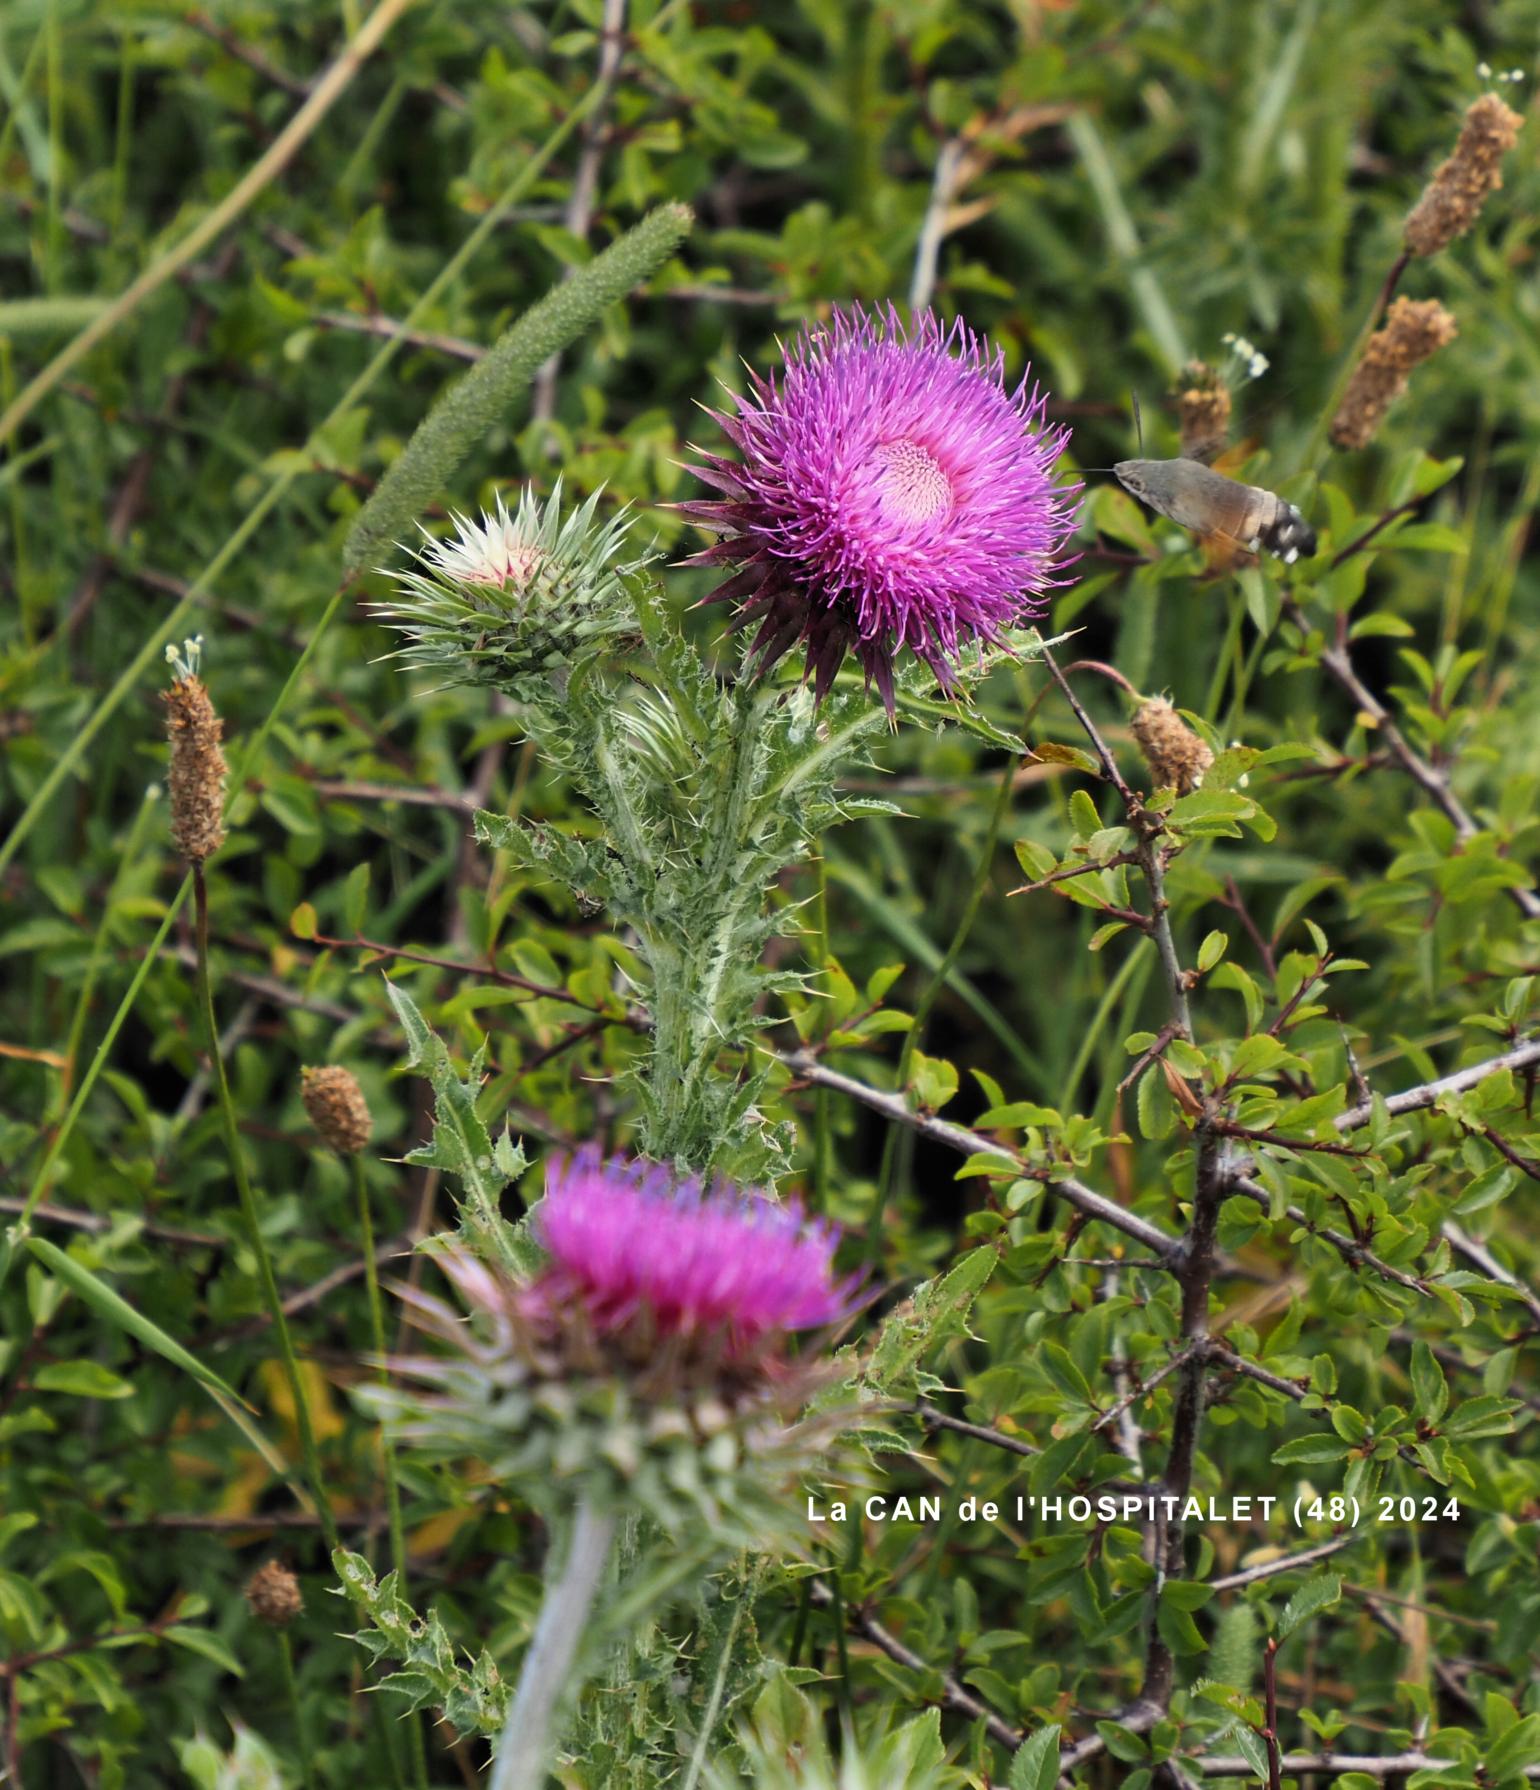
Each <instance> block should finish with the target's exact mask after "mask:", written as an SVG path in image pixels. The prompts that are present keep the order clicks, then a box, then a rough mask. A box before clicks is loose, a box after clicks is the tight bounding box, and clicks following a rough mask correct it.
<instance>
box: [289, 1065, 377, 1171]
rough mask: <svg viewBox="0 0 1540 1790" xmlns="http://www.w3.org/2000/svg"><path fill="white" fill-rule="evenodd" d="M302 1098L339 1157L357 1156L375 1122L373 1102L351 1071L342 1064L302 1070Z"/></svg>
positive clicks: (320, 1131) (317, 1127)
mask: <svg viewBox="0 0 1540 1790" xmlns="http://www.w3.org/2000/svg"><path fill="white" fill-rule="evenodd" d="M299 1074H300V1085H299V1097H300V1099H301V1100H302V1101H303V1102H304V1106H305V1111H306V1113H307V1114H308V1115H309V1118H310V1123H311V1124H312V1125H314V1126H315V1128H316V1130H317V1131H318V1132H319V1133H320V1136H321V1142H322V1143H323V1144H326V1145H328V1146H329V1147H330V1148H331V1149H333V1150H335V1151H336V1152H337V1154H338V1155H339V1156H356V1155H357V1154H358V1152H359V1151H360V1150H362V1149H363V1148H364V1146H365V1145H366V1144H367V1143H368V1142H369V1134H370V1132H371V1131H372V1130H373V1129H374V1122H373V1120H372V1119H371V1117H370V1115H369V1103H368V1101H367V1100H365V1099H364V1091H363V1089H362V1088H361V1087H359V1085H358V1078H357V1076H355V1075H354V1073H353V1071H352V1070H351V1069H344V1068H342V1067H341V1065H340V1064H336V1065H332V1066H330V1067H328V1068H325V1069H301V1070H300V1072H299Z"/></svg>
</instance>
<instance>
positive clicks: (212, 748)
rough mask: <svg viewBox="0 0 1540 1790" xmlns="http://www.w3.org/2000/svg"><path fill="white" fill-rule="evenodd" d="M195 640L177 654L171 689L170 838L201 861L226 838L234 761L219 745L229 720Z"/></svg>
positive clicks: (188, 855) (168, 715) (168, 724)
mask: <svg viewBox="0 0 1540 1790" xmlns="http://www.w3.org/2000/svg"><path fill="white" fill-rule="evenodd" d="M196 662H197V660H196V652H195V643H194V642H189V643H188V659H187V661H183V660H182V659H181V658H173V659H172V661H171V663H172V665H173V667H174V669H175V670H176V671H177V673H178V674H179V675H177V676H176V678H175V680H174V681H173V683H172V685H171V688H170V689H169V690H168V691H166V694H165V703H166V737H167V738H168V739H169V740H170V742H171V773H170V777H169V782H170V786H171V837H172V840H173V841H174V843H175V845H176V848H177V850H178V851H179V852H180V853H181V855H182V856H183V858H185V859H186V860H187V862H188V863H189V864H202V863H203V862H204V860H205V859H207V858H210V857H212V856H213V854H214V853H215V852H217V851H218V850H219V848H220V846H222V845H223V844H224V842H225V823H224V808H225V779H226V777H227V776H228V775H229V766H228V765H226V763H225V755H224V753H223V751H222V750H221V749H220V744H219V742H220V739H221V737H222V736H223V734H224V723H223V722H222V721H221V720H220V718H219V716H218V715H217V714H216V713H215V711H214V704H213V702H212V701H211V700H210V698H209V693H208V691H207V690H206V689H205V688H204V686H203V682H202V680H201V679H200V678H199V677H198V676H197V675H196V672H195V671H194V670H192V669H191V667H192V666H193V665H196Z"/></svg>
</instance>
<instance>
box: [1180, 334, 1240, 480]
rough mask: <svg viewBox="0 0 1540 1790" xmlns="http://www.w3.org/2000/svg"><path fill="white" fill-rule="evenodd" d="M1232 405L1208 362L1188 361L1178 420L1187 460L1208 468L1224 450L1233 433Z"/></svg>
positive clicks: (1181, 385) (1183, 378)
mask: <svg viewBox="0 0 1540 1790" xmlns="http://www.w3.org/2000/svg"><path fill="white" fill-rule="evenodd" d="M1230 403H1231V400H1230V392H1229V388H1228V387H1227V386H1226V385H1225V382H1224V379H1223V377H1222V375H1221V374H1220V373H1219V372H1218V370H1217V369H1216V368H1214V367H1211V366H1210V365H1209V364H1208V363H1207V361H1201V360H1195V361H1189V362H1188V363H1187V365H1186V366H1185V367H1183V368H1182V377H1181V381H1180V384H1179V386H1178V389H1177V394H1176V419H1177V426H1178V428H1179V429H1180V430H1181V434H1182V457H1183V458H1184V459H1186V460H1201V461H1202V462H1203V464H1204V465H1205V466H1206V465H1207V464H1208V463H1209V461H1211V460H1212V459H1213V458H1214V457H1215V456H1216V455H1217V454H1218V453H1219V452H1220V451H1221V450H1222V449H1223V447H1224V445H1225V440H1226V438H1227V436H1228V435H1229V433H1230Z"/></svg>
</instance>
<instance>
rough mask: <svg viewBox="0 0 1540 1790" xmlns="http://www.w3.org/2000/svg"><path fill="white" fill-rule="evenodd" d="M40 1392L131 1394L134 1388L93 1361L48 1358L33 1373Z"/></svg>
mask: <svg viewBox="0 0 1540 1790" xmlns="http://www.w3.org/2000/svg"><path fill="white" fill-rule="evenodd" d="M32 1384H33V1386H34V1388H35V1389H36V1390H37V1391H39V1392H67V1393H68V1394H69V1395H70V1396H71V1397H72V1398H132V1397H133V1396H134V1389H133V1387H132V1386H130V1385H129V1383H128V1381H127V1380H125V1379H122V1378H120V1377H119V1376H118V1375H117V1374H115V1373H113V1372H111V1371H110V1370H109V1369H108V1368H105V1367H103V1366H102V1365H101V1363H100V1362H96V1361H50V1362H49V1363H48V1365H47V1366H46V1367H40V1368H39V1369H38V1370H37V1372H36V1373H35V1374H34V1375H33V1376H32Z"/></svg>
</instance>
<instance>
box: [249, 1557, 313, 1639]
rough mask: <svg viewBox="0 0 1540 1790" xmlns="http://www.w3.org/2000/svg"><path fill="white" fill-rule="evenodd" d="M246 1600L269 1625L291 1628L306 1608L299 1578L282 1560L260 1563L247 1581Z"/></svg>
mask: <svg viewBox="0 0 1540 1790" xmlns="http://www.w3.org/2000/svg"><path fill="white" fill-rule="evenodd" d="M246 1601H247V1603H249V1604H250V1605H251V1613H252V1615H253V1616H255V1617H256V1618H257V1620H258V1621H259V1622H265V1623H266V1624H267V1625H268V1627H269V1628H287V1627H288V1626H289V1624H290V1623H291V1622H292V1621H293V1620H294V1618H295V1617H296V1616H298V1615H301V1614H302V1613H303V1611H304V1608H305V1600H304V1598H303V1597H301V1596H300V1590H299V1580H298V1579H296V1578H295V1576H294V1574H293V1573H291V1572H290V1571H289V1569H288V1567H286V1566H285V1565H283V1563H282V1562H281V1561H278V1560H269V1561H268V1562H267V1564H266V1565H265V1566H259V1567H258V1568H257V1570H256V1571H255V1572H254V1573H253V1574H252V1575H251V1577H250V1578H249V1579H248V1580H247V1581H246Z"/></svg>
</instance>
